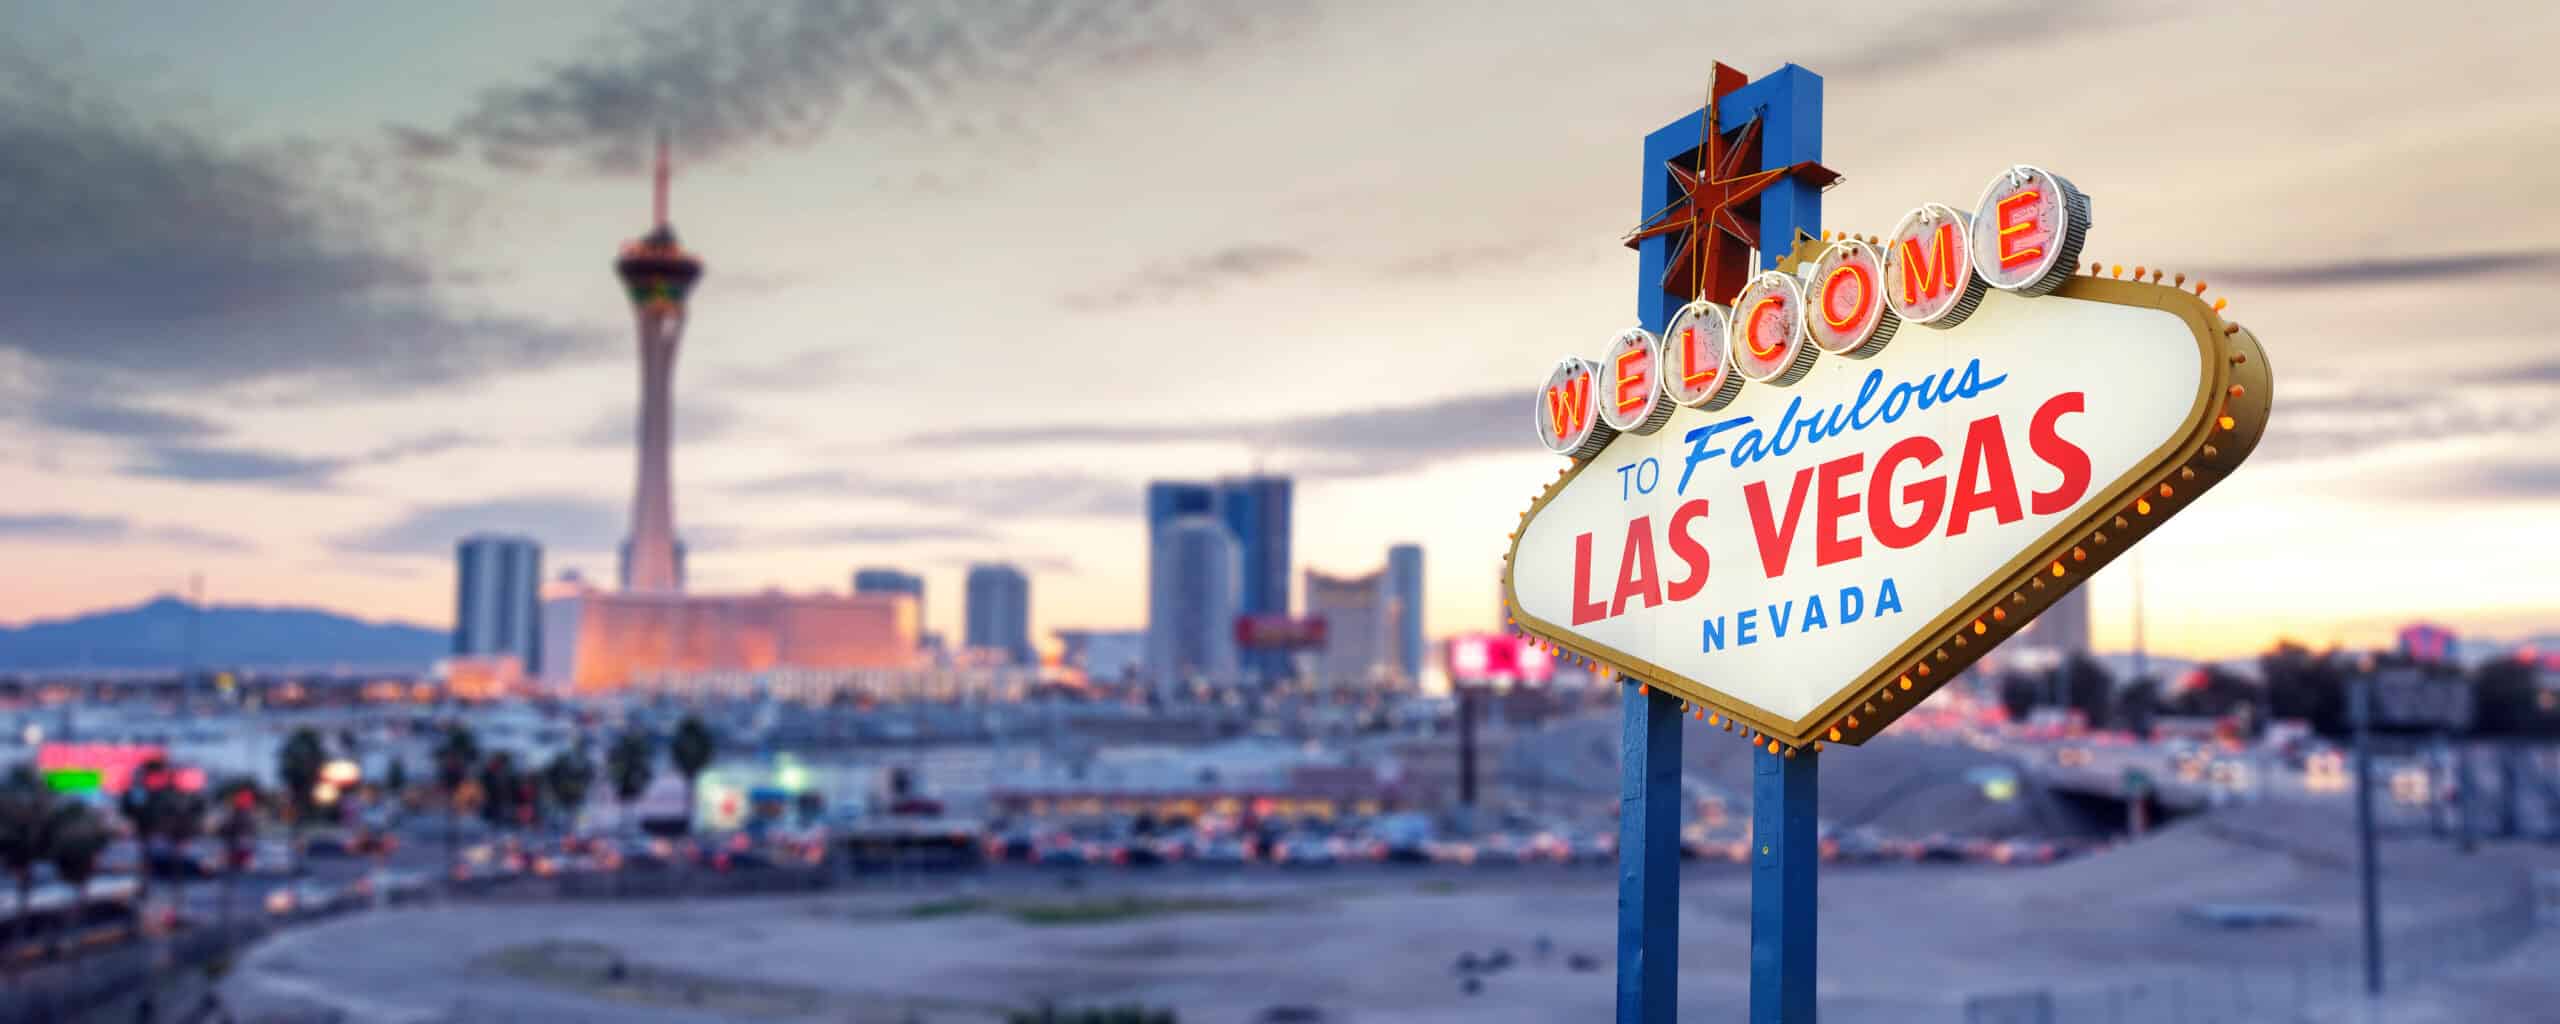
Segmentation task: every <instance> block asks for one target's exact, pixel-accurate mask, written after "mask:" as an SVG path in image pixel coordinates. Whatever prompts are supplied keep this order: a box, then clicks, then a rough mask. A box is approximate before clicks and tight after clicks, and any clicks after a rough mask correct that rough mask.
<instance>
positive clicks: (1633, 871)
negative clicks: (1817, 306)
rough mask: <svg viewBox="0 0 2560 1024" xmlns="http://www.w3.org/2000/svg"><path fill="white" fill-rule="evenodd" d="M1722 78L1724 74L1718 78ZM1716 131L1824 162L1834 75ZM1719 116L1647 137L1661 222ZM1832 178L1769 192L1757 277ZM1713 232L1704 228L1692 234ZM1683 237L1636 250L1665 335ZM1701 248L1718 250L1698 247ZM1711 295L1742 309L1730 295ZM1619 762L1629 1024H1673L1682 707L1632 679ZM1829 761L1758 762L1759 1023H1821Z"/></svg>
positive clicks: (1794, 160)
mask: <svg viewBox="0 0 2560 1024" xmlns="http://www.w3.org/2000/svg"><path fill="white" fill-rule="evenodd" d="M1719 70H1721V69H1719ZM1714 106H1715V108H1716V111H1717V116H1716V122H1717V123H1716V124H1715V125H1714V126H1713V128H1714V130H1715V131H1717V132H1718V133H1720V134H1723V135H1725V136H1727V137H1728V138H1729V139H1730V138H1732V137H1734V136H1735V133H1737V132H1739V131H1740V130H1742V129H1743V128H1744V126H1746V125H1747V124H1751V123H1753V122H1754V121H1755V120H1756V122H1757V124H1758V142H1757V145H1758V148H1759V159H1758V161H1757V163H1758V167H1759V168H1781V167H1789V166H1791V165H1798V164H1803V163H1808V162H1812V161H1818V160H1820V159H1821V158H1822V78H1821V77H1820V76H1818V75H1815V74H1814V73H1813V72H1810V71H1807V70H1805V69H1803V68H1800V67H1797V66H1795V65H1793V64H1789V65H1787V66H1785V67H1783V68H1780V69H1778V70H1777V71H1776V72H1775V73H1772V74H1770V75H1768V76H1767V77H1764V78H1761V79H1759V80H1758V81H1753V82H1749V83H1747V84H1742V85H1740V86H1739V87H1736V88H1732V89H1730V90H1720V92H1719V94H1718V95H1717V96H1716V99H1715V103H1714ZM1707 116H1708V111H1706V110H1701V111H1699V112H1697V113H1694V114H1690V115H1689V116H1687V117H1683V118H1681V119H1679V120H1677V121H1673V122H1671V123H1670V124H1667V125H1664V126H1663V127H1662V128H1660V129H1658V130H1656V131H1654V132H1653V133H1652V134H1649V135H1647V136H1645V139H1644V188H1643V198H1644V207H1643V209H1642V210H1641V211H1639V212H1640V215H1641V216H1643V217H1644V218H1646V220H1648V221H1651V220H1653V219H1654V218H1657V217H1659V216H1660V215H1661V214H1662V211H1664V210H1666V209H1669V208H1671V207H1672V206H1673V205H1674V204H1675V203H1676V202H1677V201H1678V200H1679V199H1680V198H1681V197H1680V196H1678V195H1676V194H1675V189H1676V187H1677V183H1676V182H1675V180H1674V178H1673V175H1672V173H1671V171H1670V167H1671V166H1672V165H1675V164H1677V165H1680V166H1689V161H1691V160H1693V159H1694V158H1695V156H1696V153H1697V151H1698V150H1699V149H1700V144H1701V142H1702V140H1704V139H1705V137H1706V133H1707V131H1708V130H1709V127H1708V124H1707ZM1825 180H1828V177H1827V175H1826V176H1802V175H1787V176H1782V177H1780V178H1779V179H1778V180H1776V181H1775V182H1773V183H1771V184H1769V185H1767V186H1766V187H1765V189H1764V190H1762V191H1760V192H1759V194H1758V197H1757V199H1756V200H1754V201H1756V202H1757V204H1758V212H1759V218H1758V222H1759V235H1760V237H1759V239H1758V246H1757V247H1758V250H1759V266H1760V267H1761V268H1762V269H1773V268H1775V267H1776V266H1777V265H1778V261H1779V260H1780V259H1782V258H1784V257H1785V256H1786V255H1787V253H1788V252H1789V251H1791V250H1792V249H1793V248H1794V247H1795V241H1796V239H1797V238H1798V237H1799V236H1800V235H1810V236H1813V237H1817V238H1818V237H1820V236H1821V234H1822V189H1821V182H1822V181H1825ZM1707 230H1708V229H1705V228H1693V229H1692V230H1691V232H1690V233H1691V234H1693V235H1694V234H1703V233H1705V232H1706V231H1707ZM1681 240H1682V239H1681V238H1679V237H1677V236H1673V235H1661V236H1657V237H1652V238H1648V239H1646V240H1644V241H1643V242H1642V243H1641V244H1640V245H1639V246H1638V248H1637V252H1638V267H1639V268H1640V269H1639V270H1638V274H1637V292H1636V309H1637V312H1638V315H1639V318H1640V319H1641V321H1642V323H1643V325H1644V327H1645V329H1647V330H1650V331H1653V332H1654V333H1656V334H1661V333H1662V332H1663V331H1664V330H1665V329H1666V328H1668V327H1669V326H1670V322H1671V318H1672V316H1673V315H1674V314H1675V313H1677V312H1678V311H1679V310H1680V307H1682V306H1684V305H1686V304H1687V303H1688V301H1689V298H1690V296H1689V295H1688V294H1685V293H1683V292H1675V291H1672V290H1669V289H1666V288H1665V287H1664V283H1665V282H1664V275H1665V272H1666V270H1668V269H1669V268H1670V266H1671V261H1672V258H1673V254H1674V252H1675V251H1676V248H1677V246H1678V244H1679V243H1680V241H1681ZM1689 241H1690V242H1691V244H1696V245H1703V244H1706V242H1707V239H1705V238H1692V239H1690V240H1689ZM1710 298H1713V299H1716V300H1719V301H1724V302H1730V301H1731V300H1732V296H1729V295H1720V296H1710ZM1623 707H1624V716H1625V717H1624V726H1623V733H1622V740H1621V746H1620V750H1621V756H1622V757H1623V758H1624V764H1623V768H1622V772H1621V779H1622V789H1621V792H1620V808H1619V821H1618V832H1619V843H1618V1021H1619V1024H1670V1022H1671V1021H1672V1020H1673V1019H1674V1016H1675V1009H1676V1007H1677V1005H1678V999H1677V977H1678V976H1677V973H1676V972H1677V970H1678V963H1679V945H1680V929H1679V912H1680V910H1679V907H1680V878H1679V870H1680V801H1681V796H1680V739H1681V736H1680V726H1681V718H1682V712H1683V710H1684V708H1683V705H1682V703H1681V701H1680V700H1679V699H1677V698H1674V697H1671V696H1668V695H1665V694H1663V693H1660V692H1658V691H1654V692H1648V689H1647V688H1645V687H1642V686H1639V685H1637V681H1636V680H1633V679H1630V680H1628V685H1627V691H1626V696H1625V703H1624V705H1623ZM1818 761H1819V755H1817V754H1816V753H1815V752H1814V751H1813V750H1811V749H1802V750H1797V751H1794V752H1792V753H1791V754H1778V753H1773V752H1771V751H1770V750H1769V749H1768V748H1766V747H1760V748H1757V749H1756V751H1755V753H1754V754H1753V776H1752V779H1753V781H1752V790H1751V795H1752V800H1751V804H1752V806H1751V847H1752V849H1751V852H1752V870H1751V1014H1750V1018H1749V1019H1750V1020H1751V1021H1752V1022H1753V1024H1811V1022H1812V1021H1813V1019H1814V1003H1813V960H1814V921H1815V904H1814V895H1815V888H1814V885H1815V878H1814V873H1815V871H1816V870H1817V869H1818V868H1819V866H1820V864H1821V857H1820V852H1821V851H1820V848H1819V839H1818V837H1817V835H1816V832H1815V803H1816V789H1815V782H1816V778H1817V771H1816V766H1817V764H1818Z"/></svg>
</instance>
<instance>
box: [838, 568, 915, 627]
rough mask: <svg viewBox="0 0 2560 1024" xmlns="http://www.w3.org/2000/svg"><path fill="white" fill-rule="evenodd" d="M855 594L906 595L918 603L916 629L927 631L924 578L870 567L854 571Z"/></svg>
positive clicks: (893, 570) (894, 570) (908, 573)
mask: <svg viewBox="0 0 2560 1024" xmlns="http://www.w3.org/2000/svg"><path fill="white" fill-rule="evenodd" d="M853 592H854V593H857V594H905V595H907V596H909V597H912V598H915V601H916V629H917V631H918V632H924V631H925V621H924V577H922V576H918V575H916V574H914V573H911V572H901V571H899V570H896V569H889V568H883V567H881V566H870V567H868V568H862V569H856V570H854V571H853Z"/></svg>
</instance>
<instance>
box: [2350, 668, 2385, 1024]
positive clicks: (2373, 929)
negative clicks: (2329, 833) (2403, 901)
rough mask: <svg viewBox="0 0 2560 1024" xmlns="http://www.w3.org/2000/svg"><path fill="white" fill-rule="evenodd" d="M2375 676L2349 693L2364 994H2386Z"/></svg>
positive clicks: (2362, 677) (2360, 679) (2362, 676)
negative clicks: (2377, 854) (2376, 816)
mask: <svg viewBox="0 0 2560 1024" xmlns="http://www.w3.org/2000/svg"><path fill="white" fill-rule="evenodd" d="M2373 686H2374V678H2373V673H2371V672H2364V673H2359V674H2358V675H2357V677H2356V682H2355V686H2354V688H2353V689H2352V690H2350V691H2349V693H2348V699H2349V701H2350V705H2349V708H2348V712H2349V714H2350V715H2351V716H2353V718H2354V719H2355V739H2356V849H2357V852H2358V865H2357V868H2358V872H2359V874H2361V875H2362V879H2361V881H2362V883H2363V897H2364V991H2365V994H2366V995H2368V996H2375V997H2379V996H2381V995H2382V879H2381V874H2380V872H2381V865H2379V864H2378V863H2376V862H2375V859H2374V842H2373Z"/></svg>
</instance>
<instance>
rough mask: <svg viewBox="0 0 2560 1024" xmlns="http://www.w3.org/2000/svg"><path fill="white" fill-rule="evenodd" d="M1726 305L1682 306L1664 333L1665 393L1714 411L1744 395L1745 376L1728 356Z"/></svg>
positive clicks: (1685, 404) (1700, 303)
mask: <svg viewBox="0 0 2560 1024" xmlns="http://www.w3.org/2000/svg"><path fill="white" fill-rule="evenodd" d="M1726 334H1727V327H1726V317H1725V312H1724V307H1723V306H1719V305H1716V304H1715V303H1712V302H1708V301H1705V300H1703V299H1702V300H1699V301H1696V302H1692V303H1690V304H1688V305H1686V306H1682V307H1680V312H1678V313H1675V314H1673V315H1672V317H1671V327H1670V329H1669V330H1666V331H1663V332H1662V393H1663V394H1665V395H1668V396H1670V398H1671V401H1672V402H1673V403H1674V404H1676V405H1680V406H1683V407H1686V408H1690V409H1704V410H1706V411H1708V412H1714V411H1716V410H1718V409H1722V408H1724V407H1725V406H1728V405H1732V404H1733V400H1734V398H1735V397H1736V396H1739V395H1741V394H1742V375H1741V374H1738V373H1735V372H1733V367H1732V365H1731V363H1732V361H1731V360H1729V359H1726V358H1725V342H1726V341H1727V340H1728V339H1727V337H1726Z"/></svg>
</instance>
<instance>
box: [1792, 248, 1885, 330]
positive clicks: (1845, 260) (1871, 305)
mask: <svg viewBox="0 0 2560 1024" xmlns="http://www.w3.org/2000/svg"><path fill="white" fill-rule="evenodd" d="M1901 326H1902V317H1900V316H1898V315H1896V314H1895V313H1894V311H1893V306H1892V304H1890V303H1888V302H1886V301H1885V300H1884V256H1883V254H1881V253H1878V252H1876V247H1875V246H1872V245H1868V244H1867V243H1865V242H1863V241H1860V240H1858V239H1855V238H1852V239H1848V240H1846V241H1841V242H1835V243H1832V246H1831V248H1828V249H1825V250H1823V251H1822V258H1821V259H1819V260H1816V261H1814V264H1813V276H1812V277H1810V278H1808V279H1806V281H1805V317H1804V327H1805V333H1807V334H1810V335H1812V336H1813V343H1814V344H1815V345H1818V346H1821V348H1822V350H1823V351H1825V352H1829V353H1831V354H1832V355H1835V356H1847V357H1849V358H1851V359H1865V358H1866V357H1868V356H1871V355H1874V354H1876V353H1878V352H1882V351H1884V346H1885V343H1887V342H1890V341H1892V340H1893V332H1894V331H1895V330H1896V329H1898V328H1900V327H1901Z"/></svg>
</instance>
